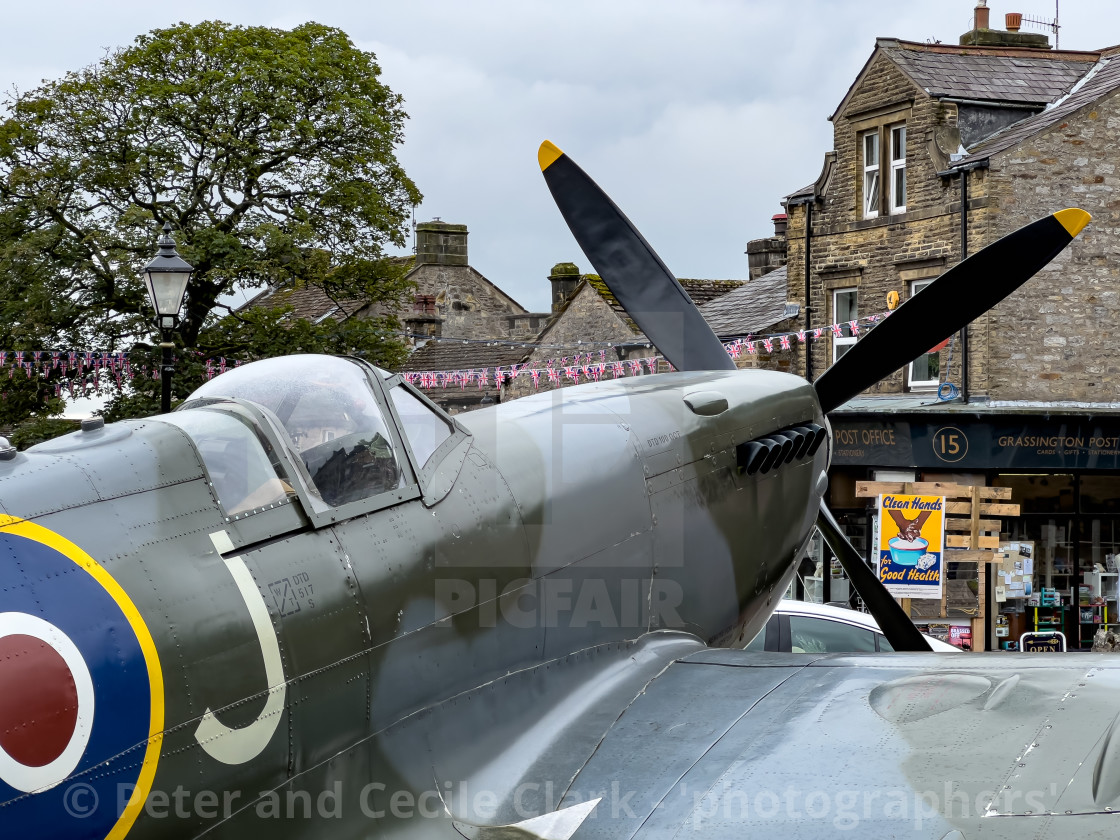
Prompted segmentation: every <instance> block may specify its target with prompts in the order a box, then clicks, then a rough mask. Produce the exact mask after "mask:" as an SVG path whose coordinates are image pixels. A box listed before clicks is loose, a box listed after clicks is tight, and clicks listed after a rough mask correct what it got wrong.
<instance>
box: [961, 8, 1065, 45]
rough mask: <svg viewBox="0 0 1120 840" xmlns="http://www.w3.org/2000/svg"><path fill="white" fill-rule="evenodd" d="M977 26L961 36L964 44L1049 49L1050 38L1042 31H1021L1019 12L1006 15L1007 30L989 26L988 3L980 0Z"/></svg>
mask: <svg viewBox="0 0 1120 840" xmlns="http://www.w3.org/2000/svg"><path fill="white" fill-rule="evenodd" d="M975 11H976V17H975V18H974V22H975V24H976V28H975V29H973V30H972V31H971V32H966V33H964V34H963V35H962V36H961V45H962V46H976V47H998V48H1004V47H1018V48H1020V49H1023V48H1025V49H1034V50H1048V49H1050V39H1049V38H1047V37H1046V36H1045V35H1043V34H1042V33H1041V32H1020V31H1019V27H1021V26H1022V25H1023V16H1022V15H1021V14H1020V13H1019V12H1009V13H1008V15H1007V17H1006V23H1007V31H1006V32H1005V31H1003V30H1002V29H989V28H988V11H989V9H988V4H987V2H985V0H980V2H979V3H977V4H976V9H975Z"/></svg>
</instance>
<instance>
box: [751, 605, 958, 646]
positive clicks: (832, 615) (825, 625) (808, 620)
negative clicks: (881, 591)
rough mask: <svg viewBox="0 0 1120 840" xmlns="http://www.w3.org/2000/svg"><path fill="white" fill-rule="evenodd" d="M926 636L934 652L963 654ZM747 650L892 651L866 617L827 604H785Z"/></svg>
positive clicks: (869, 617) (868, 617)
mask: <svg viewBox="0 0 1120 840" xmlns="http://www.w3.org/2000/svg"><path fill="white" fill-rule="evenodd" d="M922 635H923V636H925V639H926V641H927V642H929V646H930V647H931V648H933V650H934V651H937V652H943V653H950V652H952V653H960V652H961V651H960V648H958V647H955V646H953V645H951V644H949V643H948V642H943V641H941V640H940V639H935V638H933V637H932V636H927V635H926V634H924V633H923V634H922ZM746 649H747V650H766V651H774V652H784V653H853V652H861V651H862V652H868V653H873V652H875V651H893V650H894V648H892V647H891V645H890V642H888V641H887V638H886V636H884V635H883V633H882V631H881V630H880V629H879V625H878V623H876V621H875V619H874V618H872V617H871V616H870V615H868V614H867V613H861V612H856V611H855V610H848V609H844V608H842V607H831V606H829V605H827V604H813V603H809V602H807V601H790V600H782V601H780V602H778V608H777V609H776V610H774V614H773V615H772V616H770V619H769V620H768V621H767V622H766V626H765V627H763V628H762V631H761V632H760V633H759V634H758V635H757V636H755V637H754V639H752V640H751V642H750V644H748V645H747V648H746Z"/></svg>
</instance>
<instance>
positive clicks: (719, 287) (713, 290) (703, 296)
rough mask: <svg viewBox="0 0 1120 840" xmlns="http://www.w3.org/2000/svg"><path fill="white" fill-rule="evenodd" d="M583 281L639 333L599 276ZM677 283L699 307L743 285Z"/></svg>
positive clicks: (682, 280) (734, 282)
mask: <svg viewBox="0 0 1120 840" xmlns="http://www.w3.org/2000/svg"><path fill="white" fill-rule="evenodd" d="M583 279H585V280H586V281H587V282H588V284H589V285H590V286H591V288H593V289H594V290H595V291H596V292H598V293H599V295H600V297H602V298H603V300H605V301H606V302H607V304H608V305H609V306H610V308H611V309H613V310H614V311H615V312H617V313H618V315H619V317H621V318H622V320H624V321H625V322H626V323H627V324H629V325H630V328H631V329H633V330H634V332H635V333H638V329H637V327H636V326H634V322H633V321H632V320H630V316H629V315H628V314H627V313H626V310H625V309H623V307H622V304H621V303H619V302H618V300H616V299H615V296H614V295H613V294H611V290H610V289H608V288H607V284H606V283H604V282H603V281H602V279H601V278H600V277H599V276H598V275H595V274H587V275H584V278H583ZM677 282H678V283H680V284H681V286H682V287H683V288H684V290H685V292H687V293H688V296H689V297H690V298H691V299H692V302H693V303H695V304H696V305H697V306H703V305H704V304H705V303H707V302H708V301H712V300H715V299H716V298H719V297H722V296H723V295H726V294H727V293H728V292H730V291H731V290H732V289H737V288H738V287H740V286H742V285H743V281H742V280H690V279H688V278H678V279H677Z"/></svg>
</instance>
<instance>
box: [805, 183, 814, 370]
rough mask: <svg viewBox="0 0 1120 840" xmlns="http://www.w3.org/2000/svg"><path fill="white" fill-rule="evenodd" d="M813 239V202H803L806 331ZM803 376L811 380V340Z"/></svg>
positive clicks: (810, 320) (809, 319)
mask: <svg viewBox="0 0 1120 840" xmlns="http://www.w3.org/2000/svg"><path fill="white" fill-rule="evenodd" d="M812 241H813V202H812V201H811V200H810V201H806V202H805V331H806V332H808V330H809V328H810V326H812V323H813V304H812V302H811V301H812V298H811V297H809V278H810V276H811V271H810V265H811V263H812V259H811V258H812V256H813V250H812ZM805 378H806V379H807V380H808V381H809V382H812V381H813V342H811V341H806V342H805Z"/></svg>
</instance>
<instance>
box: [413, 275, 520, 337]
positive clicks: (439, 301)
mask: <svg viewBox="0 0 1120 840" xmlns="http://www.w3.org/2000/svg"><path fill="white" fill-rule="evenodd" d="M409 279H410V280H412V281H414V282H415V283H416V294H417V295H430V296H432V297H434V298H435V314H436V315H437V316H438V317H439V318H440V319H441V320H442V327H441V329H442V334H443V335H444V336H448V337H454V338H495V337H497V336H507V335H508V334H509V332H508V331H509V328H510V322H509V316H510V315H522V314H526V310H525V308H524V307H523V306H521V305H520V304H518V303H517V302H516V301H514V300H513V299H512V298H510V297H509V295H507V294H505V293H504V292H502V290H501V289H499V288H498V287H497V286H495V285H494V284H493V283H491V282H490V281H489V280H487V279H486V278H485V277H483V276H482V275H481V274H479V273H478V272H477V271H475V270H474V269H473V268H471V267H470V266H467V265H434V264H424V265H419V266H417V267H416V268H415V269H413V271H412V272H411V273H410V274H409Z"/></svg>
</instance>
